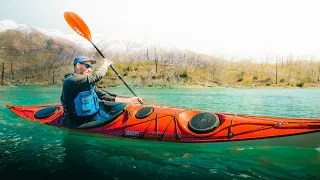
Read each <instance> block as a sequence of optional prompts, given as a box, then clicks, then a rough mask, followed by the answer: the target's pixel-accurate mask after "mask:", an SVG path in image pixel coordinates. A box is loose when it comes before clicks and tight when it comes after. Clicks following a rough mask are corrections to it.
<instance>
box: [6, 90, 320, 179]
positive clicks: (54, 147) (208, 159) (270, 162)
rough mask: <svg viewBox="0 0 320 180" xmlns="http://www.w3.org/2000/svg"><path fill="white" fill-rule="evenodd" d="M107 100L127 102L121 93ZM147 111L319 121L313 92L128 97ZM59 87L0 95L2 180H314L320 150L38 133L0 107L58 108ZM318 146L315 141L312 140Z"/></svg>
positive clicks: (319, 172)
mask: <svg viewBox="0 0 320 180" xmlns="http://www.w3.org/2000/svg"><path fill="white" fill-rule="evenodd" d="M109 91H110V92H113V93H118V94H121V95H125V96H130V93H129V91H128V90H127V89H125V88H114V89H110V90H109ZM134 91H135V92H136V93H137V94H139V95H140V96H141V97H142V98H143V99H144V101H145V103H147V104H156V105H163V106H169V107H179V108H187V109H202V110H207V111H216V112H228V113H237V114H252V115H267V116H278V117H304V118H320V89H228V88H215V89H134ZM60 93H61V88H60V87H50V88H40V87H17V88H12V87H5V88H0V104H1V106H0V178H1V179H25V178H27V179H44V178H45V179H61V178H62V179H70V178H72V179H75V178H76V179H88V178H90V179H100V178H104V179H115V180H120V179H168V180H169V179H170V180H171V179H196V178H199V179H213V178H217V179H319V178H320V147H312V148H307V147H294V146H263V145H260V144H254V143H253V144H250V145H248V144H243V145H241V144H240V145H239V144H237V145H236V146H235V145H232V144H227V143H204V144H176V143H165V142H154V141H143V140H134V139H122V138H114V137H106V136H102V135H93V134H88V133H81V132H75V131H72V130H67V129H63V128H57V127H51V126H45V125H41V124H37V123H35V122H32V121H27V120H25V119H22V118H19V117H17V116H16V115H14V114H13V113H11V112H10V111H9V110H8V109H6V107H5V104H14V105H40V104H55V103H59V96H60ZM319 141H320V140H319Z"/></svg>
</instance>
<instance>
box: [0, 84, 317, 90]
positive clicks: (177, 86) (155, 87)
mask: <svg viewBox="0 0 320 180" xmlns="http://www.w3.org/2000/svg"><path fill="white" fill-rule="evenodd" d="M0 87H62V85H41V84H38V83H35V84H21V85H12V84H7V85H0ZM102 87H103V88H126V86H124V85H115V86H102ZM129 87H130V88H132V89H140V88H143V89H149V88H150V89H209V88H233V89H318V88H320V84H319V85H316V86H304V87H297V86H275V85H274V86H272V85H271V86H240V85H237V86H218V85H217V86H212V85H194V84H187V85H172V86H170V85H169V86H160V85H158V86H148V85H142V86H138V87H137V86H133V85H131V86H130V85H129Z"/></svg>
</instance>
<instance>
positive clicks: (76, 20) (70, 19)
mask: <svg viewBox="0 0 320 180" xmlns="http://www.w3.org/2000/svg"><path fill="white" fill-rule="evenodd" d="M64 18H65V20H66V21H67V23H68V24H69V26H70V27H71V28H72V29H73V30H74V31H75V32H76V33H78V34H79V35H80V36H82V37H84V38H86V39H87V40H88V41H89V42H90V43H91V44H92V45H93V47H94V48H95V49H96V50H97V51H98V52H99V54H100V55H101V56H102V57H103V58H105V56H104V55H103V54H102V52H101V51H100V50H99V49H98V48H97V46H96V45H95V44H94V43H93V42H92V38H91V33H90V29H89V28H88V26H87V25H86V23H85V22H84V21H83V20H82V19H81V18H80V17H79V16H78V15H77V14H76V13H74V12H65V13H64ZM110 67H111V69H112V70H113V71H114V72H115V73H116V74H117V76H118V77H119V78H120V80H121V81H122V82H123V84H124V85H126V86H127V88H128V89H129V90H130V91H131V93H132V94H133V95H134V96H137V95H136V93H134V92H133V91H132V89H131V88H130V87H129V86H128V84H127V83H126V82H125V81H124V80H123V78H122V76H121V75H120V74H119V73H118V72H117V70H116V69H115V68H114V67H113V66H112V64H111V65H110ZM138 100H139V102H140V103H141V104H143V102H142V101H141V99H138Z"/></svg>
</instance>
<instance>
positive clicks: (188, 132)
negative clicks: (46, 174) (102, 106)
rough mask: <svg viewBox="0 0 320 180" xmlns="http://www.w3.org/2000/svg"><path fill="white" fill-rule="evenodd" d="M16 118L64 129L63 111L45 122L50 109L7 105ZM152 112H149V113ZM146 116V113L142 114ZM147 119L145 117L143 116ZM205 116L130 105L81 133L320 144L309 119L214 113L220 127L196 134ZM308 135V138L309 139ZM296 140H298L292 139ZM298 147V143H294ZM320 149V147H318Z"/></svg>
mask: <svg viewBox="0 0 320 180" xmlns="http://www.w3.org/2000/svg"><path fill="white" fill-rule="evenodd" d="M6 106H7V107H8V108H9V109H10V110H11V111H13V112H14V113H15V114H17V115H19V116H21V117H22V118H26V119H30V120H33V121H36V122H39V123H42V124H49V125H54V126H58V127H61V126H62V123H61V122H62V119H63V109H62V106H61V105H50V106H55V107H57V109H58V110H57V111H56V112H55V113H54V114H53V115H51V116H49V117H47V118H43V119H38V118H36V117H35V113H36V112H37V111H39V110H40V109H41V108H45V107H48V106H11V105H6ZM147 108H149V110H150V108H152V110H150V111H151V112H150V111H148V109H147ZM147 111H148V112H147ZM141 112H144V113H141ZM146 112H147V116H146V117H144V116H143V115H146ZM200 113H203V111H201V110H186V109H178V108H169V107H161V106H148V105H133V104H128V105H127V106H126V107H125V110H124V112H123V113H122V114H120V115H119V116H118V117H117V118H115V119H114V120H113V121H112V122H108V123H106V124H103V125H101V126H99V127H93V128H88V129H79V130H81V131H86V132H92V133H99V134H107V135H113V136H121V137H130V138H140V139H149V140H162V141H169V142H230V141H243V140H254V139H256V140H261V139H266V138H272V139H275V137H277V138H278V137H286V138H287V139H288V137H289V136H293V135H300V136H299V137H306V138H304V139H306V140H304V141H307V140H308V139H309V140H310V137H312V139H315V138H317V140H314V141H315V142H314V141H313V142H312V143H317V142H319V136H320V119H306V118H276V117H265V116H250V115H235V114H227V113H212V114H214V115H216V116H217V117H218V120H219V123H218V124H215V127H213V128H211V129H210V130H209V132H207V131H203V132H195V131H194V130H193V129H192V128H191V127H190V122H191V120H192V118H194V117H195V116H197V115H199V114H200ZM196 122H197V123H198V124H196V125H201V126H203V125H205V124H206V123H208V122H209V121H208V119H205V118H202V119H199V120H197V121H196ZM307 134H308V136H306V135H307ZM289 139H296V140H294V141H297V138H289ZM293 143H294V142H293ZM318 145H320V144H318Z"/></svg>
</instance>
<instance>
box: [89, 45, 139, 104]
mask: <svg viewBox="0 0 320 180" xmlns="http://www.w3.org/2000/svg"><path fill="white" fill-rule="evenodd" d="M91 44H92V45H93V47H94V48H96V50H97V51H98V53H99V54H100V55H101V56H102V57H103V58H105V57H104V55H103V54H102V52H101V51H100V50H99V49H98V48H97V46H96V45H95V44H94V43H93V42H91ZM110 67H111V69H112V70H113V71H114V72H115V73H116V75H117V76H118V77H119V78H120V80H121V81H122V82H123V84H124V85H126V86H127V88H128V89H129V90H130V91H131V93H132V94H133V95H134V96H137V95H136V93H134V92H133V91H132V89H131V88H130V87H129V85H128V84H127V83H126V82H125V81H124V80H123V78H122V76H121V75H120V74H119V73H118V71H117V70H116V69H115V68H114V67H113V66H112V64H110ZM138 101H139V102H140V103H141V104H143V102H142V101H141V99H140V98H139V99H138Z"/></svg>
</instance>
